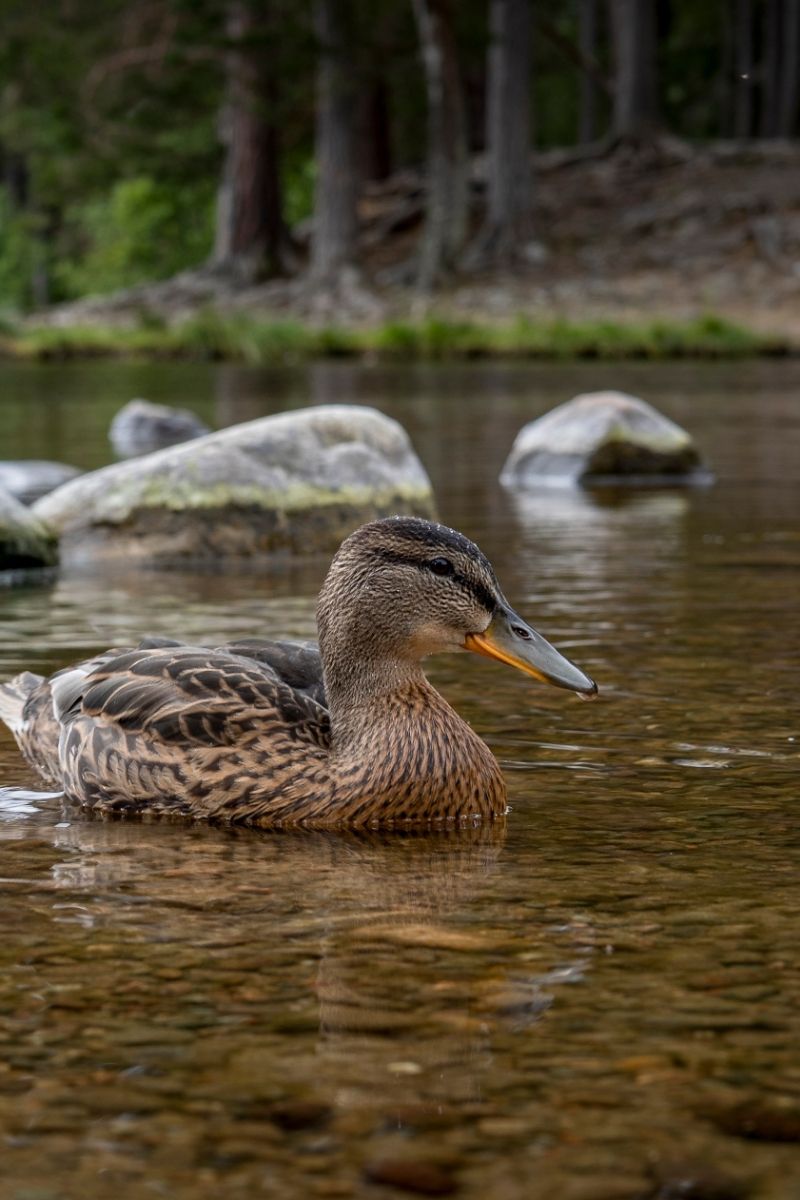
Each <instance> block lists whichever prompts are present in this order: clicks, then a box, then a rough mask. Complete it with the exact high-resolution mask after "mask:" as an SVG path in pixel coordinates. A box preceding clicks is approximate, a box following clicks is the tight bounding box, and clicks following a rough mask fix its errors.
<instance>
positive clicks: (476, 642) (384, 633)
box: [317, 517, 597, 697]
mask: <svg viewBox="0 0 800 1200" xmlns="http://www.w3.org/2000/svg"><path fill="white" fill-rule="evenodd" d="M317 623H318V626H319V636H320V649H321V651H322V655H323V659H324V661H325V662H326V666H329V665H330V664H331V663H332V662H333V661H334V660H335V661H337V662H338V663H341V664H344V663H346V664H347V667H348V668H349V670H352V671H358V670H359V668H360V666H361V665H362V664H363V665H364V666H365V667H366V666H367V664H369V665H371V666H372V667H373V668H374V667H376V666H377V665H378V664H380V663H381V662H383V663H385V664H386V668H387V671H388V670H389V664H390V663H394V664H396V665H397V666H400V665H401V664H403V663H405V664H410V663H419V661H420V660H421V659H423V658H425V657H427V655H429V654H435V653H439V652H441V651H446V650H471V651H473V652H474V653H476V654H483V655H486V656H487V657H488V658H496V659H498V660H499V661H500V662H504V663H507V664H508V665H509V666H512V667H517V668H518V670H520V671H524V672H525V673H526V674H528V675H532V676H534V678H536V679H539V680H542V681H543V682H545V683H552V684H554V685H555V686H556V687H562V688H568V689H569V690H570V691H573V692H577V693H579V694H580V695H581V696H586V697H590V696H593V695H595V693H596V692H597V685H596V684H595V683H594V682H593V681H592V680H591V679H590V678H589V676H588V675H585V674H584V672H583V671H581V670H580V668H578V667H576V666H575V665H574V663H571V662H570V661H569V659H567V658H565V657H564V656H563V655H562V654H560V653H559V652H558V650H556V649H555V647H554V646H551V645H550V643H549V642H548V641H546V639H545V638H543V637H542V635H541V634H540V633H537V632H536V630H535V629H532V628H531V627H530V625H528V624H527V623H526V622H525V621H524V620H523V619H522V617H520V616H518V615H517V613H515V612H514V610H513V608H511V606H510V604H509V603H508V601H507V600H506V598H505V596H504V595H503V593H502V591H501V590H500V585H499V584H498V582H497V578H496V576H495V573H494V569H493V568H492V564H491V563H490V562H489V560H488V559H487V558H486V556H485V555H484V554H483V553H482V552H481V551H480V550H479V549H478V547H477V546H476V545H475V543H474V542H471V541H470V540H469V538H466V537H464V535H463V534H461V533H458V532H456V530H454V529H448V528H447V526H445V525H437V524H435V523H433V522H432V521H424V520H421V519H420V518H417V517H388V518H386V519H385V520H381V521H372V522H370V523H369V524H368V525H362V526H361V528H360V529H357V530H356V531H355V533H353V534H351V535H350V537H348V538H347V539H346V541H344V542H343V543H342V545H341V546H340V548H339V550H338V551H337V553H336V555H335V557H334V559H333V562H332V563H331V567H330V570H329V572H328V576H327V578H326V580H325V583H324V585H323V588H322V591H321V592H320V598H319V605H318V608H317ZM348 673H349V671H348Z"/></svg>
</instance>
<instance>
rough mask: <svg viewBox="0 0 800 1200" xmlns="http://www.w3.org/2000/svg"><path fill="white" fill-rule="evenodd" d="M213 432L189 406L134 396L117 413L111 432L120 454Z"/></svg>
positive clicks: (130, 455) (146, 450) (134, 453)
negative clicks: (170, 404)
mask: <svg viewBox="0 0 800 1200" xmlns="http://www.w3.org/2000/svg"><path fill="white" fill-rule="evenodd" d="M210 432H211V431H210V429H209V428H208V426H207V425H206V424H205V422H203V421H201V420H200V418H199V417H198V416H196V415H195V414H194V413H193V412H190V411H189V409H188V408H170V407H168V405H166V404H151V402H150V401H149V400H131V401H129V402H128V404H126V405H125V407H124V408H121V409H120V410H119V412H118V413H117V414H116V416H115V417H114V419H113V421H112V422H111V427H110V428H109V431H108V436H109V439H110V441H111V445H112V446H113V447H114V453H115V454H116V455H117V457H118V458H138V456H139V455H140V454H152V452H153V451H154V450H163V449H164V447H165V446H177V445H178V444H179V443H180V442H188V441H190V440H191V439H192V438H197V437H203V436H204V435H205V434H207V433H210Z"/></svg>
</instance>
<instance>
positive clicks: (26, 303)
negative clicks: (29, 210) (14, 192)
mask: <svg viewBox="0 0 800 1200" xmlns="http://www.w3.org/2000/svg"><path fill="white" fill-rule="evenodd" d="M36 232H37V231H36V222H35V219H34V218H32V217H31V216H29V215H26V214H19V213H15V212H13V210H12V208H11V205H10V203H9V201H8V197H7V196H6V193H5V192H3V191H2V190H0V313H2V312H5V313H7V314H8V313H14V312H15V311H23V310H25V309H26V308H29V307H30V306H31V303H32V300H33V296H32V285H33V277H34V272H35V271H36V269H37V267H38V266H40V264H41V261H42V258H43V250H42V244H41V241H40V240H39V239H38V238H37V236H36Z"/></svg>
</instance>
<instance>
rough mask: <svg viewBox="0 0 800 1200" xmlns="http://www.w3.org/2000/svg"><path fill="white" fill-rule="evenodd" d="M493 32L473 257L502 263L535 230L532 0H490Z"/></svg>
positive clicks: (514, 254) (515, 254) (516, 254)
mask: <svg viewBox="0 0 800 1200" xmlns="http://www.w3.org/2000/svg"><path fill="white" fill-rule="evenodd" d="M489 32H490V42H489V55H488V60H489V61H488V93H489V94H488V103H487V108H486V148H487V154H486V158H487V173H488V179H487V184H488V191H487V211H486V222H485V224H484V227H483V229H482V230H481V232H480V234H479V235H478V239H477V243H476V246H475V249H474V251H473V254H472V255H471V257H472V258H473V259H474V260H475V261H476V262H478V261H479V262H487V261H491V262H495V263H498V262H510V261H513V260H514V259H517V260H518V259H519V257H520V251H521V250H523V249H524V246H525V243H526V242H527V241H529V240H530V237H531V233H532V224H533V222H532V214H531V201H532V195H531V184H532V174H531V121H530V106H531V0H492V4H491V9H490V12H489Z"/></svg>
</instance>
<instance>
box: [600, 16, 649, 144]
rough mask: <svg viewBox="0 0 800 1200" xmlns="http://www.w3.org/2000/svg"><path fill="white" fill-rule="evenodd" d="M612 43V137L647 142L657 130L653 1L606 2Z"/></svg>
mask: <svg viewBox="0 0 800 1200" xmlns="http://www.w3.org/2000/svg"><path fill="white" fill-rule="evenodd" d="M610 2H611V29H612V36H613V42H614V67H615V88H614V116H613V134H614V137H615V138H616V139H618V140H625V141H631V142H647V141H650V140H652V138H653V135H654V133H655V131H656V129H657V127H658V76H657V63H656V48H657V39H656V8H655V2H654V0H610Z"/></svg>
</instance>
